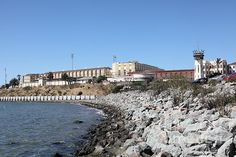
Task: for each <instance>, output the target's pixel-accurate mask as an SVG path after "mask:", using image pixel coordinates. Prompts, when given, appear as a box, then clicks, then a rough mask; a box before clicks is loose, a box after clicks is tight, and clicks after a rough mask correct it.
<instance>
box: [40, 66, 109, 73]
mask: <svg viewBox="0 0 236 157" xmlns="http://www.w3.org/2000/svg"><path fill="white" fill-rule="evenodd" d="M97 69H111V68H110V67H99V68H84V69H77V70H63V71H49V72H52V73H63V72H64V73H66V72H76V71H82V70H97ZM49 72H47V73H44V74H48V73H49Z"/></svg>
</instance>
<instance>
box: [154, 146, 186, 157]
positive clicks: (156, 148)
mask: <svg viewBox="0 0 236 157" xmlns="http://www.w3.org/2000/svg"><path fill="white" fill-rule="evenodd" d="M159 150H161V151H163V152H167V153H168V154H170V155H172V156H173V157H175V156H179V155H180V154H181V153H182V150H181V148H180V147H177V146H174V145H165V144H158V143H156V145H155V146H154V147H152V151H153V152H154V153H155V154H157V153H156V152H158V153H159Z"/></svg>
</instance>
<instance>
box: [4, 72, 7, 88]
mask: <svg viewBox="0 0 236 157" xmlns="http://www.w3.org/2000/svg"><path fill="white" fill-rule="evenodd" d="M4 71H5V86H6V85H7V68H5V69H4Z"/></svg>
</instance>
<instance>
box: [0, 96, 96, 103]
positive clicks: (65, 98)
mask: <svg viewBox="0 0 236 157" xmlns="http://www.w3.org/2000/svg"><path fill="white" fill-rule="evenodd" d="M94 99H96V96H95V95H81V96H78V95H70V96H15V97H0V101H35V102H37V101H72V100H94Z"/></svg>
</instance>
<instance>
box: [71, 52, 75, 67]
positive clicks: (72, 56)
mask: <svg viewBox="0 0 236 157" xmlns="http://www.w3.org/2000/svg"><path fill="white" fill-rule="evenodd" d="M71 68H72V70H74V53H71Z"/></svg>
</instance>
